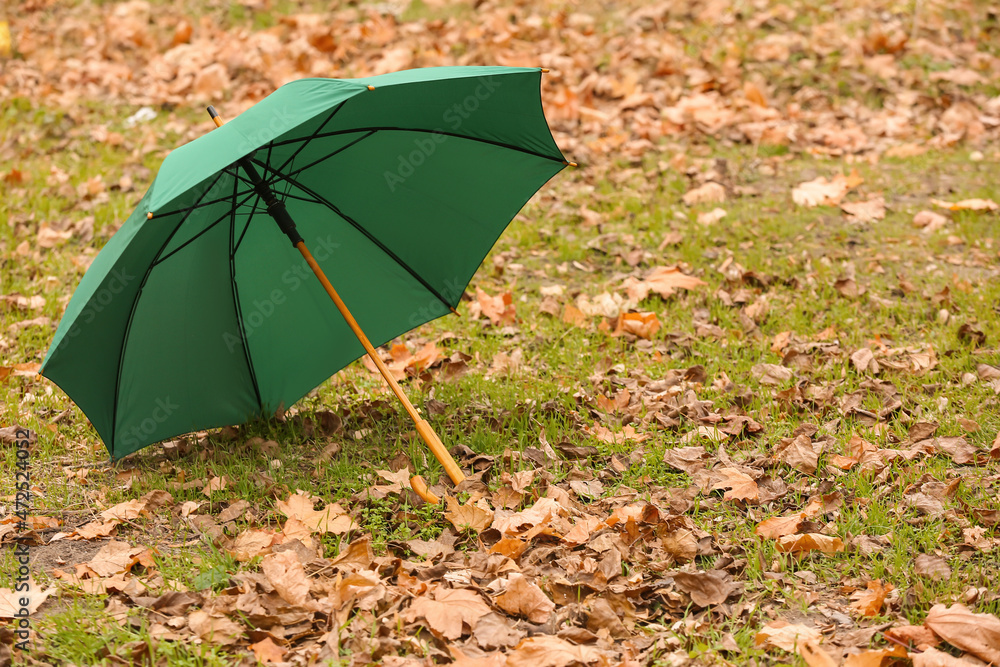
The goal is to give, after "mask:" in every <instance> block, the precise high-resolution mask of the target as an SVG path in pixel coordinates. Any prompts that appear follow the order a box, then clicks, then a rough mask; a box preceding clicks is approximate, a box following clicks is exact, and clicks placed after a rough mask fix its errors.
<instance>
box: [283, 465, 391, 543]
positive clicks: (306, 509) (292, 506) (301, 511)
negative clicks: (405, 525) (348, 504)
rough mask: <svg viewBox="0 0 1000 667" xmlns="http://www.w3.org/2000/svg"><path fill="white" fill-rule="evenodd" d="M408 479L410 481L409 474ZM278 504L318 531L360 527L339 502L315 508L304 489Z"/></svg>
mask: <svg viewBox="0 0 1000 667" xmlns="http://www.w3.org/2000/svg"><path fill="white" fill-rule="evenodd" d="M403 472H404V473H405V471H403ZM379 474H381V472H380V473H379ZM406 479H407V483H409V475H408V474H407V475H406ZM276 505H277V507H278V511H279V512H281V513H282V514H284V515H285V516H287V517H288V518H290V519H298V520H299V521H301V522H302V523H304V524H305V525H307V526H309V528H311V529H312V530H314V531H316V532H317V533H332V534H334V535H343V534H344V533H346V532H348V531H350V530H357V529H358V524H356V523H355V522H354V520H353V519H352V518H351V517H350V516H349V515H348V514H347V512H346V511H344V508H343V507H341V506H340V505H339V504H338V503H330V504H328V505H326V506H325V507H324V508H323V509H321V510H317V509H313V505H314V499H313V497H312V496H310V495H309V494H307V493H305V492H304V491H299V492H298V493H295V494H292V495H291V496H289V497H288V500H287V501H281V500H279V501H278V502H277V503H276Z"/></svg>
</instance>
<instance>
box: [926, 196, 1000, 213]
mask: <svg viewBox="0 0 1000 667" xmlns="http://www.w3.org/2000/svg"><path fill="white" fill-rule="evenodd" d="M931 203H932V204H934V205H935V206H937V207H939V208H946V209H948V210H949V211H990V212H993V211H996V210H1000V205H998V204H997V203H996V202H995V201H993V200H992V199H963V200H961V201H957V202H950V201H941V200H940V199H932V200H931Z"/></svg>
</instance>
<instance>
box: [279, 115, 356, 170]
mask: <svg viewBox="0 0 1000 667" xmlns="http://www.w3.org/2000/svg"><path fill="white" fill-rule="evenodd" d="M346 103H347V100H344V101H343V102H341V103H340V104H338V105H337V106H336V107H334V109H333V111H331V112H330V115H329V116H327V117H326V120H324V121H323V122H322V123H320V125H319V127H317V128H316V130H315V131H314V132H313V133H312V134H311V135H309V136H308V137H302V138H301V139H297V141H301V142H302V145H301V146H299V147H298V148H296V149H295V152H294V153H292V154H291V155H290V156H288V158H286V159H285V161H284V162H283V163H282V164H281V166H280V167H278V169H277V171H282V170H283V169H284V168H285V167H287V166H288V165H289V163H291V161H292V160H294V159H295V158H296V157H297V156H298V154H299V153H301V152H302V149H304V148H305V147H306V146H307V145H309V142H310V141H312V140H313V139H314V138H315V137H316V135H318V134H319V133H320V132H322V131H323V128H324V127H326V124H327V123H329V122H330V121H331V120H333V117H334V116H336V115H337V112H338V111H340V110H341V109H342V108H343V106H344V105H345V104H346ZM281 145H283V144H276V143H274V141H273V140H272V141H271V142H270V144H269V147H268V154H267V163H268V164H271V149H272V148H275V147H277V146H281Z"/></svg>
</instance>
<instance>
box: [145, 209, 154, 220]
mask: <svg viewBox="0 0 1000 667" xmlns="http://www.w3.org/2000/svg"><path fill="white" fill-rule="evenodd" d="M152 219H153V212H152V211H146V220H152Z"/></svg>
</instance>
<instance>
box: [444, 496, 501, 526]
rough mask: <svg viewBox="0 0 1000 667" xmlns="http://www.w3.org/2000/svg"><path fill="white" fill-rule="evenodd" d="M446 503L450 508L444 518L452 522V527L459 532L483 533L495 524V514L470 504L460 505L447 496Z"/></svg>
mask: <svg viewBox="0 0 1000 667" xmlns="http://www.w3.org/2000/svg"><path fill="white" fill-rule="evenodd" d="M444 501H445V504H446V505H447V506H448V509H447V510H446V511H445V513H444V518H446V519H448V521H451V525H453V526H455V529H456V530H458V531H459V532H464V531H467V530H474V531H475V532H476V533H481V532H483V531H484V530H486V529H487V528H489V527H490V524H491V523H493V512H490V511H487V510H484V509H482V508H481V507H477V506H475V505H472V504H469V503H466V504H465V505H459V504H458V501H457V500H455V499H454V498H452V497H451V496H445V497H444Z"/></svg>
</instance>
